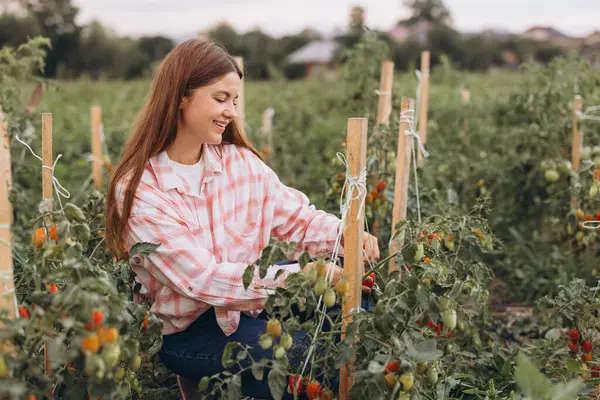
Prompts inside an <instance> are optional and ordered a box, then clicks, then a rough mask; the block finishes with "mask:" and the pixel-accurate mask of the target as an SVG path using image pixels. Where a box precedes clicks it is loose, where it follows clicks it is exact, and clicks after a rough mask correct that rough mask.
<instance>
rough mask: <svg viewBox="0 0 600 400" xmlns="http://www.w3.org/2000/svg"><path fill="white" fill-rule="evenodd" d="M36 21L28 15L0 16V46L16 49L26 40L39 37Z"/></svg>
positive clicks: (7, 13)
mask: <svg viewBox="0 0 600 400" xmlns="http://www.w3.org/2000/svg"><path fill="white" fill-rule="evenodd" d="M41 34H42V30H41V28H40V26H39V25H38V23H37V21H36V20H34V19H33V18H32V17H30V16H29V15H24V16H21V15H17V14H15V13H12V12H5V13H3V14H0V46H5V45H8V46H12V47H17V46H19V45H20V44H22V43H25V42H26V41H27V38H29V37H34V36H37V35H41Z"/></svg>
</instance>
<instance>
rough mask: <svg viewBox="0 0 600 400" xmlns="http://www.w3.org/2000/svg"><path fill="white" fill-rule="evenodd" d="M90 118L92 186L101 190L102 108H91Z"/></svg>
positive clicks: (102, 159) (102, 162)
mask: <svg viewBox="0 0 600 400" xmlns="http://www.w3.org/2000/svg"><path fill="white" fill-rule="evenodd" d="M90 116H91V125H92V126H91V128H92V176H93V178H94V185H95V186H96V187H97V188H101V187H102V186H103V179H102V176H103V174H102V165H103V164H104V158H103V156H102V138H101V134H102V133H101V125H102V108H101V107H100V106H92V108H91V110H90Z"/></svg>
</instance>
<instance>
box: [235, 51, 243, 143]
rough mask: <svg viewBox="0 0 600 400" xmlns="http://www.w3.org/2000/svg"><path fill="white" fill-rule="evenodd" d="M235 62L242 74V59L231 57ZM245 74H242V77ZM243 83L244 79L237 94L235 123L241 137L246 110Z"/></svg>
mask: <svg viewBox="0 0 600 400" xmlns="http://www.w3.org/2000/svg"><path fill="white" fill-rule="evenodd" d="M233 58H234V60H235V62H236V63H237V65H238V67H240V69H241V70H242V72H245V71H244V57H233ZM245 75H246V74H245V73H244V76H245ZM244 81H245V79H242V83H241V84H240V91H239V92H238V100H237V114H238V117H237V123H238V127H239V128H240V132H241V133H242V136H244V137H246V125H245V123H246V108H245V104H244Z"/></svg>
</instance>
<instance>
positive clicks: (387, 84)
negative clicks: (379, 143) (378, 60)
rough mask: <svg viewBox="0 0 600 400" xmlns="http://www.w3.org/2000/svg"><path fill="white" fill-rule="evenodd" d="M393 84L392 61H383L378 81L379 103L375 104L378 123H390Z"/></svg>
mask: <svg viewBox="0 0 600 400" xmlns="http://www.w3.org/2000/svg"><path fill="white" fill-rule="evenodd" d="M393 85H394V63H393V62H392V61H384V62H383V64H381V77H380V81H379V104H378V106H377V124H378V125H379V124H383V125H388V124H389V123H390V114H391V112H392V88H393ZM377 133H379V132H377Z"/></svg>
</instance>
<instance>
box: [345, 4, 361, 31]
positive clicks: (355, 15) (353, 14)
mask: <svg viewBox="0 0 600 400" xmlns="http://www.w3.org/2000/svg"><path fill="white" fill-rule="evenodd" d="M364 26H365V9H364V8H362V7H360V6H353V7H352V8H351V9H350V15H349V22H348V27H349V30H350V32H352V33H355V34H358V35H362V33H363V29H364Z"/></svg>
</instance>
